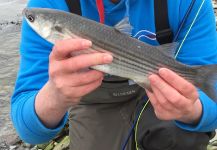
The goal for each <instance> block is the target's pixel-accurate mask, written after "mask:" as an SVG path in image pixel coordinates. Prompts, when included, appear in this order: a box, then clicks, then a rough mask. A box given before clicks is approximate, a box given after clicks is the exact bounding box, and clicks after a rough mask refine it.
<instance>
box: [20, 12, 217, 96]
mask: <svg viewBox="0 0 217 150" xmlns="http://www.w3.org/2000/svg"><path fill="white" fill-rule="evenodd" d="M23 15H24V17H25V18H26V20H27V22H28V24H29V25H30V26H31V27H32V28H33V29H34V30H35V32H37V33H38V34H39V35H40V36H41V37H43V38H44V39H46V40H48V41H49V42H51V43H54V41H56V40H64V39H67V38H85V39H89V40H91V41H92V43H93V46H92V49H93V50H94V51H98V52H108V53H111V54H112V55H113V58H114V59H113V62H112V63H111V64H105V65H96V66H92V68H93V69H96V70H99V71H102V72H105V73H108V74H111V75H115V76H119V77H124V78H128V79H131V80H133V81H135V82H136V83H137V84H138V85H140V86H141V87H143V88H148V89H150V90H151V88H150V85H149V81H148V79H147V78H148V76H149V75H150V74H152V73H155V74H157V73H158V70H159V68H162V67H165V68H168V69H170V70H173V71H174V72H176V73H177V74H179V75H180V76H182V77H183V78H185V79H186V80H188V81H190V82H191V83H192V84H194V85H195V86H197V87H198V88H200V89H201V90H203V91H204V92H205V93H206V94H207V95H208V96H209V97H210V98H211V99H213V100H217V95H216V91H215V88H214V85H215V83H216V80H217V65H205V66H188V65H185V64H182V63H180V62H178V61H177V60H175V59H174V58H173V54H174V52H175V49H176V46H177V43H171V44H167V45H161V46H152V45H149V44H146V43H144V42H142V41H139V40H137V39H135V38H132V37H130V36H129V35H127V34H125V33H122V32H121V31H122V30H121V29H120V28H118V27H115V28H113V27H109V26H107V25H104V24H100V23H98V22H95V21H93V20H89V19H87V18H84V17H81V16H78V15H75V14H71V13H67V12H63V11H59V10H52V9H44V8H29V9H25V10H24V11H23ZM121 23H122V25H120V24H121ZM123 23H124V21H121V22H120V23H119V24H118V25H120V26H121V27H126V25H123ZM123 31H124V30H123ZM90 52H91V51H90ZM72 57H73V56H72Z"/></svg>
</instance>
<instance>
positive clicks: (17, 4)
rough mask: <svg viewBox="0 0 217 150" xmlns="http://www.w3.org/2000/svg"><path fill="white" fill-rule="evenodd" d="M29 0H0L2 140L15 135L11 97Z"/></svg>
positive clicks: (0, 124)
mask: <svg viewBox="0 0 217 150" xmlns="http://www.w3.org/2000/svg"><path fill="white" fill-rule="evenodd" d="M26 1H27V0H0V142H2V141H3V140H7V139H8V138H10V136H11V135H15V134H16V133H15V131H14V128H13V125H12V123H11V120H10V97H11V93H12V91H13V87H14V83H15V79H16V75H17V70H18V66H19V42H20V23H21V13H22V10H23V8H24V7H25V4H26Z"/></svg>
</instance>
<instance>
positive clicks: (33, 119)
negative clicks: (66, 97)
mask: <svg viewBox="0 0 217 150" xmlns="http://www.w3.org/2000/svg"><path fill="white" fill-rule="evenodd" d="M36 95H37V93H35V94H33V95H31V96H30V97H29V98H28V99H27V100H26V101H25V102H24V104H23V107H22V109H23V110H22V111H21V112H22V113H20V115H21V116H20V117H21V120H22V121H23V123H21V124H23V125H25V127H22V128H21V129H20V130H21V132H23V133H22V134H20V135H22V137H21V138H22V139H23V140H24V141H26V142H28V143H31V144H38V143H45V142H47V141H49V140H51V139H52V138H54V137H55V136H56V135H57V134H58V132H60V130H61V129H62V128H63V127H64V125H65V124H66V122H67V119H68V113H66V114H65V116H64V118H63V119H62V121H61V122H60V123H59V125H58V126H57V127H56V128H55V129H49V128H47V127H46V126H44V125H43V123H42V122H41V121H40V119H39V118H38V116H37V114H36V112H35V97H36ZM24 128H25V129H24ZM22 129H23V130H22Z"/></svg>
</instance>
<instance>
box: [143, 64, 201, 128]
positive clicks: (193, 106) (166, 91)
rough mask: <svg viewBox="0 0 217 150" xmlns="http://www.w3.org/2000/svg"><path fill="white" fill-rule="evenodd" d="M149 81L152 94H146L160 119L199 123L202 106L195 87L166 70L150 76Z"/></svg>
mask: <svg viewBox="0 0 217 150" xmlns="http://www.w3.org/2000/svg"><path fill="white" fill-rule="evenodd" d="M149 80H150V85H151V88H152V92H150V91H148V90H146V92H147V95H148V97H149V99H150V102H151V104H152V105H153V108H154V111H155V114H156V116H157V117H158V118H159V119H161V120H178V121H181V122H183V123H188V124H196V123H198V121H199V120H200V117H201V115H202V104H201V102H200V100H199V95H198V92H197V89H196V88H195V86H194V85H192V84H191V83H190V82H188V81H187V80H185V79H184V78H182V77H180V76H179V75H177V74H176V73H174V72H173V71H171V70H169V69H166V68H161V69H159V73H158V75H155V74H153V75H150V76H149Z"/></svg>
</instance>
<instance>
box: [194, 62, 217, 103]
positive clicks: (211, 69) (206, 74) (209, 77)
mask: <svg viewBox="0 0 217 150" xmlns="http://www.w3.org/2000/svg"><path fill="white" fill-rule="evenodd" d="M195 69H196V74H197V75H196V78H195V79H194V82H195V85H196V86H197V87H198V88H200V89H201V90H202V91H204V92H205V93H206V95H207V96H209V97H210V98H211V99H212V100H214V101H216V102H217V91H216V88H215V86H216V81H217V65H206V66H199V67H196V68H195Z"/></svg>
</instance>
